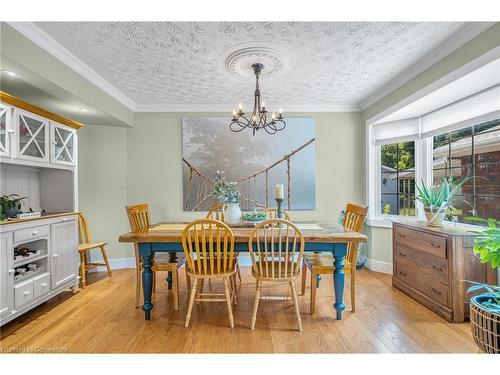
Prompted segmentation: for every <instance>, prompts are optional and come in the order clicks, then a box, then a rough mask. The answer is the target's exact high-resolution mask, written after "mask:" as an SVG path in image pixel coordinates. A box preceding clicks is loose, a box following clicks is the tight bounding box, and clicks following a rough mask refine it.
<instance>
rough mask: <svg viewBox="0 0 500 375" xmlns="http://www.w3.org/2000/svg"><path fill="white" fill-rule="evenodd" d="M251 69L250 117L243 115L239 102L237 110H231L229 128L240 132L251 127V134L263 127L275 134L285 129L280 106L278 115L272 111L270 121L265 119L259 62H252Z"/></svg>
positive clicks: (262, 66) (260, 65)
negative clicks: (251, 103) (252, 95)
mask: <svg viewBox="0 0 500 375" xmlns="http://www.w3.org/2000/svg"><path fill="white" fill-rule="evenodd" d="M252 69H253V72H254V74H255V92H254V104H253V111H252V115H251V116H250V118H247V117H246V116H245V112H244V111H243V105H242V104H241V103H240V104H239V107H238V111H233V118H232V120H231V123H230V124H229V129H230V130H231V131H233V132H236V133H237V132H241V131H243V130H245V129H247V128H250V129H252V132H253V135H255V132H256V131H258V130H259V129H264V130H265V131H266V132H267V133H268V134H276V133H277V132H279V131H280V130H283V129H285V127H286V123H285V121H284V120H283V111H282V110H281V108H280V109H279V111H278V115H276V114H275V113H274V112H273V113H272V115H271V121H268V119H267V113H268V112H267V111H266V104H265V103H264V102H262V103H261V101H260V89H259V76H260V74H261V72H262V70H263V69H264V65H263V64H261V63H254V64H252Z"/></svg>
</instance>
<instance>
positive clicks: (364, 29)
mask: <svg viewBox="0 0 500 375" xmlns="http://www.w3.org/2000/svg"><path fill="white" fill-rule="evenodd" d="M37 25H38V26H39V27H40V28H41V29H43V30H44V31H45V32H46V33H48V34H49V35H50V36H51V37H53V38H54V39H55V40H56V41H58V42H59V43H61V44H62V45H63V46H64V47H65V48H66V49H68V50H69V51H70V52H72V53H73V54H74V55H76V56H77V57H78V58H79V59H80V60H82V61H83V62H84V63H85V64H87V65H88V66H89V67H90V68H92V69H93V70H95V71H96V72H97V73H98V74H100V75H101V76H102V77H103V78H104V79H106V80H107V81H108V82H109V83H111V84H112V85H113V86H115V87H116V88H117V89H118V90H120V91H121V92H123V93H124V94H125V95H127V96H128V97H129V98H130V99H131V100H133V101H134V102H136V103H137V104H139V105H165V104H168V105H176V104H178V105H189V104H214V105H223V104H232V103H236V102H238V101H243V102H247V103H248V102H249V101H250V99H251V96H252V92H253V86H254V81H253V79H248V78H246V79H245V78H242V77H244V76H245V72H242V71H241V66H240V67H238V66H236V67H235V64H236V63H237V62H238V61H239V62H242V63H244V64H249V63H250V62H251V61H253V60H255V61H258V60H259V53H260V52H259V51H258V50H257V52H255V53H253V54H252V53H251V52H250V53H248V51H247V50H244V51H247V53H246V54H244V56H242V57H240V58H239V60H238V57H237V58H233V57H234V56H233V57H231V58H233V60H231V59H229V60H230V61H229V62H228V56H229V55H231V54H232V53H234V51H236V50H238V49H241V48H244V47H245V48H246V47H248V46H253V47H255V46H260V45H262V46H265V49H264V53H262V54H261V59H263V60H265V61H266V62H267V61H269V62H270V63H273V64H276V65H275V66H274V67H272V69H273V71H274V70H275V71H276V72H278V73H279V74H275V75H274V76H273V75H270V76H268V77H266V76H265V75H264V74H263V77H262V80H261V91H262V95H263V99H264V100H265V101H266V102H267V103H268V104H270V105H272V104H273V103H275V104H276V105H339V104H359V103H360V102H361V101H362V100H363V99H364V98H366V97H367V96H369V95H370V94H372V93H373V92H374V91H376V90H377V89H379V88H380V87H382V86H383V85H384V84H386V83H388V82H389V81H390V80H391V79H392V78H394V77H395V76H396V75H398V74H399V73H401V72H403V71H404V70H405V69H407V68H408V67H409V66H410V65H411V64H412V63H414V62H415V61H416V60H418V59H419V58H421V57H423V56H424V55H426V54H427V53H429V52H430V51H432V50H433V49H434V48H436V47H437V46H438V45H439V44H441V43H442V42H444V41H445V40H446V39H447V38H449V37H450V36H452V35H453V34H455V33H456V32H457V31H458V30H459V29H461V28H462V27H464V25H465V24H464V23H458V22H454V23H407V22H402V23H399V22H389V23H376V22H368V23H366V22H364V23H363V22H362V23H356V22H354V23H352V22H350V23H340V22H331V23H323V22H311V23H309V22H289V23H286V22H254V23H244V22H241V23H233V22H123V23H122V22H120V23H116V22H70V23H65V22H62V23H61V22H54V23H47V22H43V23H37ZM240 47H241V48H240ZM250 50H252V48H250ZM265 51H271V52H270V53H269V54H268V55H266V52H265ZM238 69H239V70H238Z"/></svg>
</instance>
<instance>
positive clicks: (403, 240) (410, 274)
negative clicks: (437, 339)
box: [392, 222, 496, 323]
mask: <svg viewBox="0 0 500 375" xmlns="http://www.w3.org/2000/svg"><path fill="white" fill-rule="evenodd" d="M470 229H471V228H470V227H469V228H464V227H459V226H455V225H445V226H444V227H442V228H432V227H428V226H427V224H426V223H425V222H416V223H412V224H407V223H404V224H403V223H396V222H395V223H393V237H392V242H393V243H392V245H393V246H392V248H393V277H392V285H393V286H394V287H395V288H397V289H399V290H401V291H402V292H404V293H406V294H408V295H409V296H410V297H412V298H414V299H415V300H417V301H418V302H420V303H421V304H423V305H424V306H426V307H428V308H429V309H431V310H432V311H434V312H435V313H437V314H438V315H440V316H442V317H443V318H445V319H446V320H448V321H450V322H453V323H460V322H463V321H464V319H465V318H468V317H469V300H470V297H471V296H470V295H467V293H466V290H467V288H468V285H467V283H465V282H463V280H471V281H480V282H487V283H489V284H496V271H495V270H492V269H491V267H490V266H487V265H484V264H480V263H479V259H478V258H477V257H475V256H474V253H473V251H472V246H473V242H474V235H473V234H472V233H470V231H469V230H470ZM476 229H477V228H476Z"/></svg>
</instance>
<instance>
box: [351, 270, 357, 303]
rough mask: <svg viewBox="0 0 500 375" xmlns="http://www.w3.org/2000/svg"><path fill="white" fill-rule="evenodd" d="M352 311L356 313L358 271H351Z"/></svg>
mask: <svg viewBox="0 0 500 375" xmlns="http://www.w3.org/2000/svg"><path fill="white" fill-rule="evenodd" d="M351 311H352V312H355V311H356V271H355V270H354V269H352V270H351Z"/></svg>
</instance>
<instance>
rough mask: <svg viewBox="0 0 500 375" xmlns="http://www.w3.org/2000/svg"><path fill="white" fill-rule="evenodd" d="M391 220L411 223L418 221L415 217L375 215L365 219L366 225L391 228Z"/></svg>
mask: <svg viewBox="0 0 500 375" xmlns="http://www.w3.org/2000/svg"><path fill="white" fill-rule="evenodd" d="M393 221H399V222H407V223H413V222H417V221H419V219H418V218H416V217H412V218H410V217H404V216H377V217H373V218H371V219H368V220H367V225H368V226H370V227H375V228H392V223H393Z"/></svg>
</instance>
